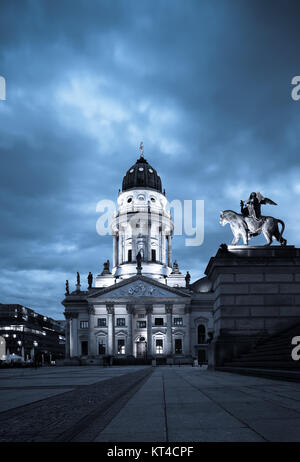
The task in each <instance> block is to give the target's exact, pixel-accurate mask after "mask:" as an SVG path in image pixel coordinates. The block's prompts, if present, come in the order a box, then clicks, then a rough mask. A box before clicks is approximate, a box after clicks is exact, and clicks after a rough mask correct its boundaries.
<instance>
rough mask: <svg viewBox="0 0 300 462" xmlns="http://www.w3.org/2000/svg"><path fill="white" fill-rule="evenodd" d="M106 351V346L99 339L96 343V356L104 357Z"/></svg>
mask: <svg viewBox="0 0 300 462" xmlns="http://www.w3.org/2000/svg"><path fill="white" fill-rule="evenodd" d="M105 351H106V344H105V340H104V339H100V340H99V343H98V354H99V355H105Z"/></svg>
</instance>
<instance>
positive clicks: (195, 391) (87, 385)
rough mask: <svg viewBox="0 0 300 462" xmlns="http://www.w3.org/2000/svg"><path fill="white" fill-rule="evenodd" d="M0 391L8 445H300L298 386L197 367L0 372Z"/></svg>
mask: <svg viewBox="0 0 300 462" xmlns="http://www.w3.org/2000/svg"><path fill="white" fill-rule="evenodd" d="M0 390H1V393H0V409H2V412H0V441H1V442H4V441H87V442H90V441H95V442H141V441H153V442H216V441H230V442H252V441H253V442H264V441H278V442H284V441H289V442H292V441H298V442H299V441H300V384H297V383H294V382H284V381H276V380H269V379H263V378H256V377H248V376H241V375H236V374H229V373H225V372H213V371H207V370H204V369H203V368H192V367H190V366H181V367H178V366H172V367H168V366H165V367H157V368H152V367H141V366H137V367H131V366H130V367H111V368H98V367H95V366H91V367H65V368H44V369H40V370H38V371H32V370H24V371H19V370H5V371H0ZM27 392H30V393H32V395H31V396H29V395H28V394H26V393H27ZM5 393H10V394H11V395H10V396H11V400H10V401H9V403H8V404H7V405H5V397H4V398H3V394H5ZM45 393H52V396H47V395H45ZM13 396H15V401H14V402H13ZM6 398H7V395H6Z"/></svg>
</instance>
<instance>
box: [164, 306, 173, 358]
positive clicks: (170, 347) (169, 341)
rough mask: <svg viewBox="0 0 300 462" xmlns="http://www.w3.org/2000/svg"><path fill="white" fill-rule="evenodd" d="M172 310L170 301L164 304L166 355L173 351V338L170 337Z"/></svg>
mask: <svg viewBox="0 0 300 462" xmlns="http://www.w3.org/2000/svg"><path fill="white" fill-rule="evenodd" d="M172 311H173V305H172V304H171V303H168V304H166V313H167V348H166V352H167V355H171V354H172V353H173V338H172Z"/></svg>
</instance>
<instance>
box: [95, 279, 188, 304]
mask: <svg viewBox="0 0 300 462" xmlns="http://www.w3.org/2000/svg"><path fill="white" fill-rule="evenodd" d="M142 297H151V298H180V297H185V298H186V297H190V295H189V294H188V293H185V292H184V291H181V290H180V289H177V288H176V289H175V288H173V287H168V286H167V285H165V284H161V283H160V282H158V281H156V280H155V279H151V278H148V277H145V276H139V277H138V276H134V277H132V278H128V279H125V280H123V281H121V282H119V283H117V284H114V285H112V286H109V287H106V288H104V289H99V291H97V292H94V293H93V294H91V295H90V296H89V297H88V298H93V299H95V298H97V299H99V298H100V299H101V298H105V299H107V298H113V299H114V298H129V299H130V298H142Z"/></svg>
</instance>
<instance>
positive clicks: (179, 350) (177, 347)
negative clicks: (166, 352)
mask: <svg viewBox="0 0 300 462" xmlns="http://www.w3.org/2000/svg"><path fill="white" fill-rule="evenodd" d="M181 354H182V340H181V338H176V339H175V355H181Z"/></svg>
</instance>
